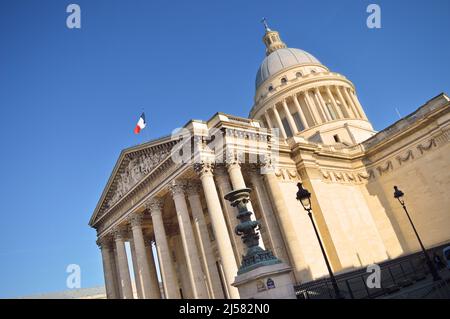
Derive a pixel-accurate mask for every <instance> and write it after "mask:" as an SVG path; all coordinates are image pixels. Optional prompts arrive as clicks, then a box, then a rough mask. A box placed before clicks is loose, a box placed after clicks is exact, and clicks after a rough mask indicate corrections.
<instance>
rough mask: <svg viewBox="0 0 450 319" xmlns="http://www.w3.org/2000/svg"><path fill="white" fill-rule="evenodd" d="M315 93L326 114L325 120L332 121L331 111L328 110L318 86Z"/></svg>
mask: <svg viewBox="0 0 450 319" xmlns="http://www.w3.org/2000/svg"><path fill="white" fill-rule="evenodd" d="M314 93H315V94H316V97H317V100H318V102H319V105H320V109H321V110H322V113H323V115H324V118H325V121H327V120H328V121H331V120H332V119H333V117H332V116H331V114H330V112H329V111H328V108H327V106H326V104H325V101H324V100H323V97H322V94H321V93H320V91H319V89H318V88H315V89H314Z"/></svg>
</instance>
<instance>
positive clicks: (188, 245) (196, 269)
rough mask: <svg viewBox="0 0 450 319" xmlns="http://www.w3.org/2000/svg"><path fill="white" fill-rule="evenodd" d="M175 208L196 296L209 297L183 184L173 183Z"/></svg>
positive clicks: (199, 297)
mask: <svg viewBox="0 0 450 319" xmlns="http://www.w3.org/2000/svg"><path fill="white" fill-rule="evenodd" d="M171 191H172V196H173V200H174V202H175V208H176V211H177V218H178V226H179V227H180V234H181V240H182V242H183V248H184V254H185V257H186V263H187V267H188V272H189V278H190V281H191V286H192V290H193V292H194V297H195V298H197V299H205V298H208V291H207V289H206V285H205V281H204V280H203V271H202V267H201V265H200V258H199V256H198V251H197V247H196V244H195V237H194V232H193V231H192V226H191V225H192V224H191V219H190V218H189V211H188V207H187V204H186V199H185V196H184V190H183V187H182V186H181V185H173V186H172V188H171Z"/></svg>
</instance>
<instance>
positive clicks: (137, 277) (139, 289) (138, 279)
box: [129, 238, 144, 299]
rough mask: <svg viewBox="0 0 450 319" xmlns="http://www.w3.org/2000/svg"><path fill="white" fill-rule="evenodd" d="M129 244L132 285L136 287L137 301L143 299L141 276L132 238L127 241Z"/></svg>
mask: <svg viewBox="0 0 450 319" xmlns="http://www.w3.org/2000/svg"><path fill="white" fill-rule="evenodd" d="M129 243H130V251H131V262H132V263H133V272H134V284H135V286H136V296H135V297H137V299H143V298H144V295H143V292H142V285H141V283H142V276H141V274H140V272H139V266H138V261H137V256H136V247H135V245H134V240H133V238H131V239H130V240H129ZM131 286H133V284H131Z"/></svg>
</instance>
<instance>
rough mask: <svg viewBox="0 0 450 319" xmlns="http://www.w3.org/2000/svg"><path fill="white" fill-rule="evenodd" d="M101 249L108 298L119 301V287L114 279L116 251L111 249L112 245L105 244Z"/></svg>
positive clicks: (101, 245) (102, 244)
mask: <svg viewBox="0 0 450 319" xmlns="http://www.w3.org/2000/svg"><path fill="white" fill-rule="evenodd" d="M100 249H101V252H102V261H103V275H104V277H105V288H106V297H107V298H108V299H117V298H119V296H118V295H117V287H115V285H116V283H117V282H116V279H115V278H114V275H115V271H114V268H113V267H115V264H114V250H113V248H112V247H111V243H106V242H103V243H101V244H100Z"/></svg>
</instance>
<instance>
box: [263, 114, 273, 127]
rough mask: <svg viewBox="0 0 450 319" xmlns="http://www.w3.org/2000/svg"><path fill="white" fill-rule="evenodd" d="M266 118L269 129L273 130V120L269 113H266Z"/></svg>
mask: <svg viewBox="0 0 450 319" xmlns="http://www.w3.org/2000/svg"><path fill="white" fill-rule="evenodd" d="M264 118H265V119H266V122H267V125H269V128H273V124H272V120H271V119H270V116H269V113H267V111H265V112H264Z"/></svg>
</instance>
